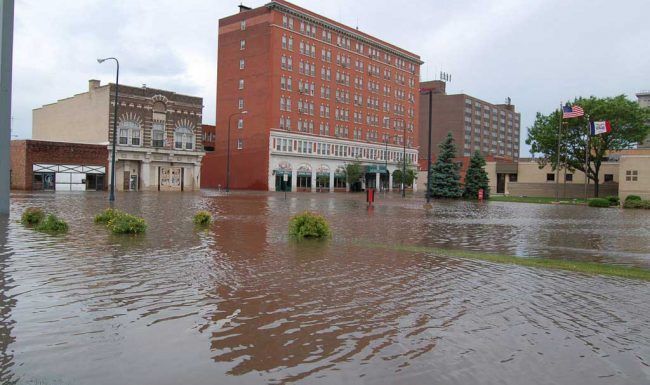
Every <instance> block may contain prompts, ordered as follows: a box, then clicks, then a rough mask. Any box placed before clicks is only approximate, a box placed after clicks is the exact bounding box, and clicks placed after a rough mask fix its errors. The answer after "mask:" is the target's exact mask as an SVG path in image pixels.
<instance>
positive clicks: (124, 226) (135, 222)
mask: <svg viewBox="0 0 650 385" xmlns="http://www.w3.org/2000/svg"><path fill="white" fill-rule="evenodd" d="M106 227H108V229H109V230H111V231H112V232H113V233H114V234H139V233H144V232H145V230H147V222H145V220H144V219H142V218H139V217H136V216H135V215H131V214H127V213H122V212H120V213H118V214H117V215H116V216H114V217H113V218H111V220H109V221H108V223H107V224H106Z"/></svg>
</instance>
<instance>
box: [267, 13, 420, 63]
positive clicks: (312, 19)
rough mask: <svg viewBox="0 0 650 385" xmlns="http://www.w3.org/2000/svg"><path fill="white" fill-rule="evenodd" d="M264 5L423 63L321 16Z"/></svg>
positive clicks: (411, 60)
mask: <svg viewBox="0 0 650 385" xmlns="http://www.w3.org/2000/svg"><path fill="white" fill-rule="evenodd" d="M265 7H266V8H268V9H270V10H273V9H277V10H278V11H280V12H285V13H288V14H291V15H293V16H298V17H301V18H303V19H305V20H307V21H309V22H311V23H314V24H317V25H320V26H321V27H327V28H329V29H332V30H334V31H336V32H338V33H341V34H343V35H346V36H347V37H351V38H354V39H357V40H359V41H361V42H364V43H366V44H369V45H372V46H375V47H377V48H380V49H382V50H384V51H387V52H389V53H390V54H391V55H394V56H398V57H400V58H402V59H405V60H408V61H410V62H413V63H416V64H418V65H422V64H424V62H423V61H422V60H421V59H420V58H418V57H416V56H411V55H408V54H406V53H404V52H402V51H399V50H397V49H395V48H393V47H391V46H389V45H386V44H382V43H381V42H379V41H377V40H373V39H370V38H369V37H367V36H364V35H362V34H360V33H355V32H353V31H350V30H348V29H346V28H343V27H341V26H338V25H336V24H332V23H330V22H328V21H327V20H325V19H323V18H320V17H317V16H314V15H310V14H308V13H305V12H302V11H300V10H297V9H295V8H292V7H290V6H288V5H285V4H281V3H277V2H270V3H268V4H266V5H265Z"/></svg>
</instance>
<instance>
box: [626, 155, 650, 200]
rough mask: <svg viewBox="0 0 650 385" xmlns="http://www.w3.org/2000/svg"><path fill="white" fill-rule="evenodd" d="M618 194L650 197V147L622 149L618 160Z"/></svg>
mask: <svg viewBox="0 0 650 385" xmlns="http://www.w3.org/2000/svg"><path fill="white" fill-rule="evenodd" d="M619 164H620V166H619V176H618V178H619V196H620V197H621V200H625V197H627V196H628V195H638V196H640V197H641V198H643V199H650V148H643V149H641V148H640V149H633V150H623V151H621V153H620V160H619Z"/></svg>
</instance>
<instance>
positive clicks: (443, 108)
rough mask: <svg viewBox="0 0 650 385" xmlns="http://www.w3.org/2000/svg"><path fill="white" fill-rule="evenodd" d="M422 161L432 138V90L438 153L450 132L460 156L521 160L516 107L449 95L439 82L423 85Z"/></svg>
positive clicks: (470, 97) (434, 146)
mask: <svg viewBox="0 0 650 385" xmlns="http://www.w3.org/2000/svg"><path fill="white" fill-rule="evenodd" d="M420 89H421V91H422V93H421V94H420V130H419V136H420V143H421V146H420V159H426V156H427V146H426V143H427V139H428V135H429V91H432V93H433V95H432V100H431V112H432V113H431V116H432V119H431V130H432V133H431V142H432V143H431V144H432V148H433V150H432V152H433V153H434V154H435V153H436V150H437V146H438V143H440V142H441V141H442V140H443V139H444V138H445V137H446V136H447V134H448V133H449V132H451V133H452V135H453V136H454V140H455V141H456V146H457V150H458V153H457V155H458V156H459V157H461V156H463V157H468V156H471V155H472V154H473V153H474V152H475V151H479V152H480V153H481V154H482V155H483V156H484V157H488V156H495V157H502V158H509V159H511V160H515V161H516V160H517V159H518V158H519V131H520V114H519V113H518V112H516V111H515V106H514V105H512V104H509V103H506V104H491V103H488V102H485V101H483V100H480V99H477V98H475V97H473V96H470V95H466V94H456V95H447V93H446V83H445V82H443V81H440V80H434V81H430V82H422V83H420Z"/></svg>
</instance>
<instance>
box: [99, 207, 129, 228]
mask: <svg viewBox="0 0 650 385" xmlns="http://www.w3.org/2000/svg"><path fill="white" fill-rule="evenodd" d="M120 214H124V213H123V212H121V211H120V210H117V209H111V208H108V209H106V210H104V211H102V212H101V213H99V214H97V215H95V223H103V224H107V223H108V222H109V221H110V220H111V219H113V218H115V217H116V216H118V215H120Z"/></svg>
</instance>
